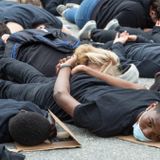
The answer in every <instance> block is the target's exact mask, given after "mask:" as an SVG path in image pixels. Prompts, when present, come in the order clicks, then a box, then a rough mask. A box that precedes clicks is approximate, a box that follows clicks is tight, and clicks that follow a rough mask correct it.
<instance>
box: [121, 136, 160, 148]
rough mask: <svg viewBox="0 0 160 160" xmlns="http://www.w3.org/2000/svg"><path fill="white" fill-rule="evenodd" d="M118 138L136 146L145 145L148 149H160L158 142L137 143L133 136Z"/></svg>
mask: <svg viewBox="0 0 160 160" xmlns="http://www.w3.org/2000/svg"><path fill="white" fill-rule="evenodd" d="M118 138H119V139H121V140H124V141H129V142H132V143H137V144H142V145H147V146H150V147H156V148H160V142H141V141H137V140H136V139H135V138H134V137H133V136H118Z"/></svg>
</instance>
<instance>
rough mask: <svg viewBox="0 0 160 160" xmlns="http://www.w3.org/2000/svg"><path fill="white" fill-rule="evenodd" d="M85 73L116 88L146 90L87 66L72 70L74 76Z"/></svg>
mask: <svg viewBox="0 0 160 160" xmlns="http://www.w3.org/2000/svg"><path fill="white" fill-rule="evenodd" d="M80 71H83V72H85V73H87V74H89V75H91V76H93V77H96V78H98V79H100V80H103V81H105V82H106V83H107V84H109V85H112V86H115V87H120V88H128V89H129V88H130V89H144V87H143V86H141V85H139V84H135V83H131V82H128V81H125V80H123V79H120V78H117V77H114V76H111V75H108V74H104V73H101V72H99V71H96V70H93V69H92V68H90V67H87V66H85V65H79V66H76V67H75V68H74V69H73V70H72V74H74V73H77V72H80Z"/></svg>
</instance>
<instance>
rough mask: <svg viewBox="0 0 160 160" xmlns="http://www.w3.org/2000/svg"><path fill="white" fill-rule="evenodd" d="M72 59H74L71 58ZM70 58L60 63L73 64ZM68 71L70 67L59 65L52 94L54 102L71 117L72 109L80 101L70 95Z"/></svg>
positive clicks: (69, 71)
mask: <svg viewBox="0 0 160 160" xmlns="http://www.w3.org/2000/svg"><path fill="white" fill-rule="evenodd" d="M73 61H74V60H73ZM73 61H72V58H71V59H69V60H68V61H66V62H65V63H62V66H63V64H65V65H72V64H73ZM70 73H71V67H63V68H62V67H60V69H59V73H58V76H57V80H56V83H55V86H54V92H53V96H54V99H55V101H56V103H57V104H58V105H59V106H60V107H61V108H62V109H63V110H64V111H65V112H66V113H68V114H69V115H70V116H71V117H73V114H74V110H75V108H76V106H77V105H79V104H80V103H79V102H78V101H77V100H76V99H74V98H73V97H72V96H71V95H70V81H69V79H70Z"/></svg>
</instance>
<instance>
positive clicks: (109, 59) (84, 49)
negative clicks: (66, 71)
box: [72, 44, 139, 83]
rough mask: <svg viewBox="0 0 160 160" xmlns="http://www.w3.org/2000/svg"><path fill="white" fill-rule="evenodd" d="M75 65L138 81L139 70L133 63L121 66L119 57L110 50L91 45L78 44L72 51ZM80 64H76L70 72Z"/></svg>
mask: <svg viewBox="0 0 160 160" xmlns="http://www.w3.org/2000/svg"><path fill="white" fill-rule="evenodd" d="M74 55H76V57H77V60H76V65H84V66H87V67H90V68H92V69H94V70H95V71H99V72H101V73H103V74H107V75H111V76H115V77H117V78H121V79H124V80H127V81H130V82H136V83H137V82H138V78H139V72H138V69H137V68H136V66H135V65H134V64H128V66H127V67H126V68H123V67H121V64H120V60H119V57H118V56H117V55H116V54H115V53H114V52H113V51H110V50H106V49H102V48H96V47H93V46H91V45H87V44H85V45H80V46H79V47H78V48H77V49H76V50H75V52H74ZM79 67H80V66H77V68H75V69H74V70H72V73H73V72H75V71H76V70H77V69H78V68H79Z"/></svg>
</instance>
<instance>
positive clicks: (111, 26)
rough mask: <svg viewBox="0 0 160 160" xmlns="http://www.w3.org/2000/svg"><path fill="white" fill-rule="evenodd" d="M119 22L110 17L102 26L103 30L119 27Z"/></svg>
mask: <svg viewBox="0 0 160 160" xmlns="http://www.w3.org/2000/svg"><path fill="white" fill-rule="evenodd" d="M119 26H120V25H119V22H118V20H117V19H112V20H111V21H110V22H109V23H108V24H107V25H106V27H105V28H104V30H115V29H116V28H117V27H119Z"/></svg>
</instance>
